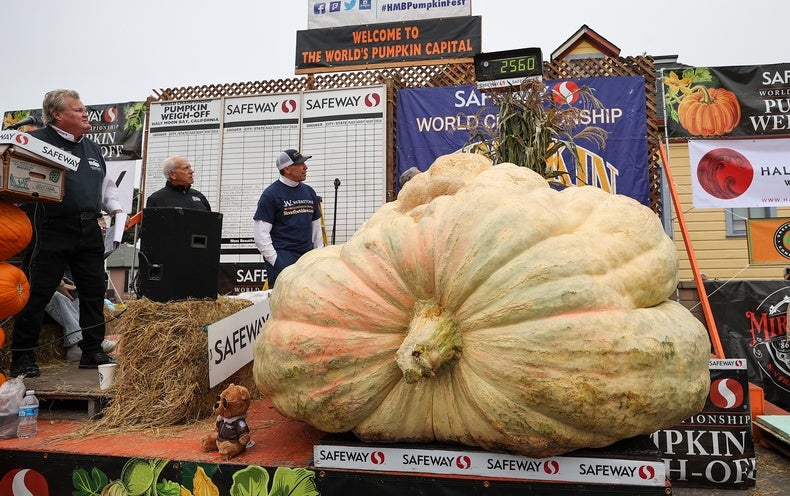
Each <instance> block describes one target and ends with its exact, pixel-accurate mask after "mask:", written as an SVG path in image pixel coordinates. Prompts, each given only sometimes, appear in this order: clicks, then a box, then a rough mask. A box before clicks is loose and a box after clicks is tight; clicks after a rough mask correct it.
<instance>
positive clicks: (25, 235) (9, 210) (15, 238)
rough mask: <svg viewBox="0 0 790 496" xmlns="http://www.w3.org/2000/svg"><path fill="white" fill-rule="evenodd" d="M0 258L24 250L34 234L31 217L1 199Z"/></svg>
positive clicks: (3, 258)
mask: <svg viewBox="0 0 790 496" xmlns="http://www.w3.org/2000/svg"><path fill="white" fill-rule="evenodd" d="M0 219H3V221H2V222H0V260H6V259H8V258H9V257H12V256H14V255H16V254H17V253H19V252H20V251H22V250H23V249H24V248H25V247H26V246H27V245H28V243H30V239H31V237H32V236H33V227H32V226H31V225H30V219H28V218H27V215H26V214H25V212H23V211H22V210H20V208H19V207H17V206H16V205H14V204H13V203H10V202H8V201H6V200H2V199H0Z"/></svg>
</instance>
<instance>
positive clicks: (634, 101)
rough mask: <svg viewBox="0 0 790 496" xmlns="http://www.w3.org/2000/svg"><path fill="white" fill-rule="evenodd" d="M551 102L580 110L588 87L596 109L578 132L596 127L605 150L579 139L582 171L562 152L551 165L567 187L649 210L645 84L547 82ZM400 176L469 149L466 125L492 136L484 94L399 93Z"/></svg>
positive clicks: (471, 89)
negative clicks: (591, 189) (615, 196)
mask: <svg viewBox="0 0 790 496" xmlns="http://www.w3.org/2000/svg"><path fill="white" fill-rule="evenodd" d="M545 84H546V86H547V87H548V88H549V89H550V90H551V92H552V94H553V95H554V98H555V100H556V101H557V103H562V104H565V103H567V104H570V105H574V106H581V105H582V102H580V101H579V99H578V94H577V92H576V91H577V90H578V89H579V88H580V87H583V86H587V87H589V88H590V89H591V90H592V94H593V95H594V96H595V98H597V99H598V100H599V101H600V102H601V105H602V107H601V108H597V109H590V108H583V110H582V120H581V122H580V123H579V127H578V128H577V129H575V130H574V132H578V130H579V129H581V128H582V127H586V126H597V127H600V128H602V129H604V130H605V131H606V132H607V133H608V137H607V139H606V147H605V148H601V147H599V146H598V145H597V144H596V143H594V142H592V141H588V140H578V142H577V143H576V144H577V145H578V148H579V153H580V159H581V162H582V167H581V168H578V167H576V164H575V163H574V161H573V160H572V158H571V155H570V152H568V151H567V150H565V151H563V153H562V154H561V155H560V156H556V157H554V159H553V161H551V164H550V165H552V166H553V167H555V168H556V169H557V170H560V171H563V172H567V173H568V175H567V176H563V178H568V181H567V183H566V184H568V185H583V184H590V185H593V186H596V187H598V188H601V189H603V190H604V191H608V192H610V193H619V194H623V195H626V196H630V197H631V198H634V199H635V200H637V201H639V202H641V203H643V204H645V205H649V202H650V196H649V188H650V184H649V183H650V181H649V177H648V164H647V162H648V156H647V118H646V111H645V108H646V97H645V80H644V78H642V77H602V78H582V79H572V80H546V81H545ZM396 111H397V120H396V122H397V132H396V135H397V143H396V148H397V169H398V176H400V174H401V173H402V172H404V171H405V170H407V169H409V168H410V167H417V168H418V169H420V170H422V171H424V170H426V169H427V168H428V167H429V166H430V165H431V164H432V163H433V161H434V160H436V158H437V157H439V156H440V155H444V154H447V153H454V152H457V151H459V150H462V149H464V147H466V146H470V138H472V133H470V130H469V129H470V127H475V126H480V127H485V128H489V129H492V130H493V131H494V132H495V130H496V120H497V115H498V112H497V109H496V108H495V106H494V105H493V104H492V102H491V99H490V97H489V96H488V94H487V93H481V92H480V91H479V90H478V89H477V88H476V87H475V86H474V85H463V86H450V87H440V88H417V89H406V90H400V91H398V101H397V109H396Z"/></svg>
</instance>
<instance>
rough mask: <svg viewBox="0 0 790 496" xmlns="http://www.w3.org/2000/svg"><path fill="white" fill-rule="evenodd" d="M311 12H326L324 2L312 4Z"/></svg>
mask: <svg viewBox="0 0 790 496" xmlns="http://www.w3.org/2000/svg"><path fill="white" fill-rule="evenodd" d="M313 14H326V4H325V3H317V4H315V5H313Z"/></svg>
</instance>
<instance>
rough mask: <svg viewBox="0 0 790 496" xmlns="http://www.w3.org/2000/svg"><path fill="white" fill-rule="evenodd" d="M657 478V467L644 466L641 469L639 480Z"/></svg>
mask: <svg viewBox="0 0 790 496" xmlns="http://www.w3.org/2000/svg"><path fill="white" fill-rule="evenodd" d="M655 477H656V469H655V467H651V466H650V465H642V466H641V467H639V478H640V479H642V480H653V479H654V478H655Z"/></svg>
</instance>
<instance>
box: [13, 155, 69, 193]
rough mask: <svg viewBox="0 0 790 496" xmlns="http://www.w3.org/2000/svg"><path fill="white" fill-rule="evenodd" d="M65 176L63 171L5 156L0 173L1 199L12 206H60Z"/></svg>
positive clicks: (24, 159) (27, 160)
mask: <svg viewBox="0 0 790 496" xmlns="http://www.w3.org/2000/svg"><path fill="white" fill-rule="evenodd" d="M65 174H66V171H65V170H63V169H61V168H58V167H55V166H52V165H45V164H42V163H40V162H37V161H33V160H31V159H29V158H23V157H17V156H14V154H13V153H5V154H3V166H2V171H1V172H0V195H2V197H3V198H5V199H6V200H9V201H12V202H19V201H30V200H39V201H56V202H59V201H61V200H62V199H63V181H64V179H65Z"/></svg>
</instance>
